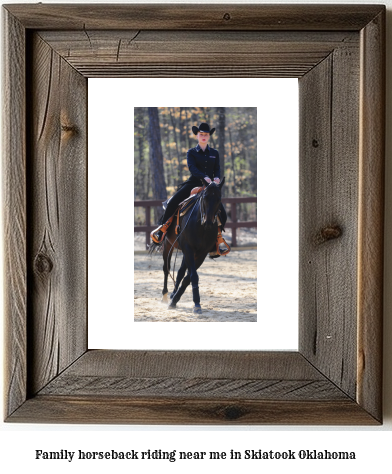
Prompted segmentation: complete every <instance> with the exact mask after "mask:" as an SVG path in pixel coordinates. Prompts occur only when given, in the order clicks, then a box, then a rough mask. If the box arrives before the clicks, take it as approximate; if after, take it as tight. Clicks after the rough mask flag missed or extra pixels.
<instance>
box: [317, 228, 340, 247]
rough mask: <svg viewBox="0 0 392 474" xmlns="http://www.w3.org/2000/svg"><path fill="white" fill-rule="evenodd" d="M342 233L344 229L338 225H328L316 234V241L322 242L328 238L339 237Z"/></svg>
mask: <svg viewBox="0 0 392 474" xmlns="http://www.w3.org/2000/svg"><path fill="white" fill-rule="evenodd" d="M341 235H342V229H341V227H339V226H338V225H333V226H327V227H324V228H323V229H321V230H320V232H319V233H318V234H317V236H316V243H317V244H322V243H323V242H327V241H328V240H333V239H337V238H338V237H340V236H341Z"/></svg>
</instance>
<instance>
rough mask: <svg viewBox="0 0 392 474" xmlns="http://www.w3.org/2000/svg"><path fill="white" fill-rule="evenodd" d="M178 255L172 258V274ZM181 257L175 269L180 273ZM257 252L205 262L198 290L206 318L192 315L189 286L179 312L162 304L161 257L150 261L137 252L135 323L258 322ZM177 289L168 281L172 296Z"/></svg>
mask: <svg viewBox="0 0 392 474" xmlns="http://www.w3.org/2000/svg"><path fill="white" fill-rule="evenodd" d="M174 257H175V255H173V258H172V274H173V263H174V260H175V258H174ZM181 259H182V254H181V253H178V255H177V260H176V263H175V268H176V269H179V268H180V264H181ZM256 259H257V250H255V249H253V250H241V251H234V250H233V251H231V252H230V253H229V254H228V255H227V256H226V257H220V258H217V259H210V258H208V257H207V258H206V260H205V262H204V263H203V265H202V266H201V267H200V268H199V270H198V274H199V289H200V297H201V307H202V311H203V314H201V315H198V314H194V313H193V312H192V309H193V301H192V290H191V286H189V287H188V288H187V290H186V292H185V293H184V295H183V296H182V298H181V300H180V301H179V303H178V304H177V308H176V309H170V310H169V309H167V306H166V305H165V304H163V303H162V302H161V298H162V288H163V271H162V265H163V260H162V255H161V254H158V255H154V256H153V257H150V256H149V255H147V253H142V252H140V251H139V252H135V267H134V274H135V283H134V293H135V294H134V309H135V316H134V320H135V322H151V321H155V322H256V320H257V260H256ZM173 287H174V283H173V280H172V279H171V278H170V277H169V283H168V288H169V293H171V292H172V290H173Z"/></svg>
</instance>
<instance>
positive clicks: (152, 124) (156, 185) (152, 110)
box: [148, 107, 167, 220]
mask: <svg viewBox="0 0 392 474" xmlns="http://www.w3.org/2000/svg"><path fill="white" fill-rule="evenodd" d="M148 118H149V128H148V130H149V133H148V139H149V143H150V164H151V177H152V192H153V199H160V200H162V201H165V200H166V199H167V193H166V182H165V175H164V171H163V154H162V146H161V131H160V128H159V117H158V108H157V107H148ZM162 214H163V209H162V207H161V206H158V207H157V208H156V219H157V220H159V219H160V218H161V216H162Z"/></svg>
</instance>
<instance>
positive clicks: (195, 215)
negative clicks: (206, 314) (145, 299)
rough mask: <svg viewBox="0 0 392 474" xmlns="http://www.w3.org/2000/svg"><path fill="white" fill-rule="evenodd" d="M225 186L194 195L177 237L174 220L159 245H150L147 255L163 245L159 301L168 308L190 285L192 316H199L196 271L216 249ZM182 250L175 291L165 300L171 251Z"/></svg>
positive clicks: (211, 186)
mask: <svg viewBox="0 0 392 474" xmlns="http://www.w3.org/2000/svg"><path fill="white" fill-rule="evenodd" d="M224 182H225V178H223V179H222V181H221V183H220V184H216V183H215V182H212V183H210V184H209V185H208V186H207V187H206V188H205V189H204V190H203V191H201V192H200V193H199V194H198V195H196V198H195V202H194V204H193V206H192V208H191V209H190V210H189V211H188V212H187V213H186V214H185V215H184V216H182V217H180V222H179V226H180V229H179V234H176V231H175V229H176V226H177V220H176V219H173V222H172V224H171V226H170V227H169V229H168V231H167V234H166V237H165V239H164V241H163V243H161V244H155V243H153V244H152V245H151V246H150V250H149V252H150V253H152V252H153V251H154V250H158V249H159V248H160V247H162V245H163V273H164V285H163V290H162V295H163V296H162V301H163V302H165V303H168V304H169V306H168V307H169V308H170V309H173V308H175V307H176V305H177V303H178V301H179V300H180V298H181V296H182V295H183V294H184V292H185V290H186V288H187V287H188V285H189V284H190V283H191V284H192V293H193V302H194V304H195V306H194V308H193V312H194V313H198V314H201V313H202V310H201V305H200V293H199V276H198V274H197V270H198V268H199V267H200V266H201V264H202V263H203V262H204V260H205V258H206V257H207V255H208V253H209V252H210V251H211V250H213V249H214V248H215V245H216V240H217V235H218V222H217V215H218V211H219V208H220V204H221V189H222V186H223V184H224ZM177 248H178V249H179V250H182V253H183V258H182V262H181V266H180V269H179V270H178V272H177V278H176V282H175V286H174V291H173V292H172V293H171V295H170V301H169V298H168V289H167V280H168V276H169V273H170V261H171V257H172V254H173V251H174V249H177Z"/></svg>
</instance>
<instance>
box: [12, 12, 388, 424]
mask: <svg viewBox="0 0 392 474" xmlns="http://www.w3.org/2000/svg"><path fill="white" fill-rule="evenodd" d="M206 7H207V6H206ZM199 10H200V9H199V7H197V6H188V5H183V6H179V5H170V6H167V5H165V6H157V5H144V6H140V5H137V6H136V5H117V6H114V5H110V6H109V5H43V4H38V5H31V4H30V5H8V6H6V7H5V14H4V19H5V28H4V33H5V35H4V38H5V42H4V44H5V55H4V57H5V61H4V78H5V80H4V83H5V96H6V100H5V107H4V117H5V133H4V137H5V140H4V147H3V149H4V151H5V153H4V160H5V161H4V163H5V165H4V170H5V171H4V173H5V178H4V183H5V185H4V190H5V199H4V202H5V204H6V210H5V241H6V242H5V257H6V265H5V267H6V275H5V276H6V302H5V303H6V304H5V312H6V331H7V343H6V351H7V359H6V391H7V394H6V413H5V416H6V420H7V421H19V422H53V423H60V422H83V423H154V424H157V423H189V424H191V423H203V424H223V423H225V424H227V423H237V424H263V423H277V424H336V425H338V424H377V423H380V422H382V406H381V396H382V385H381V325H382V256H383V252H382V210H383V188H382V179H383V177H382V173H383V155H384V148H383V147H384V140H383V138H384V126H385V124H384V97H385V96H384V88H385V83H384V80H385V79H384V67H385V57H384V42H385V39H384V35H385V33H384V27H385V7H383V6H377V5H374V6H368V5H364V6H359V5H355V6H350V5H346V6H344V5H340V6H339V7H338V8H337V7H336V6H332V5H330V6H327V5H306V6H299V5H291V6H287V5H263V6H259V5H254V6H249V5H246V6H244V5H237V6H236V5H230V6H227V5H212V6H208V8H205V7H203V9H202V14H200V11H199ZM196 12H197V14H198V15H197V16H196ZM26 28H28V29H29V31H28V37H27V40H28V41H26V36H25V35H26ZM38 30H39V31H38ZM44 30H45V31H44ZM60 30H69V31H60ZM71 30H72V31H71ZM104 30H105V31H104ZM107 30H112V31H109V32H108V31H107ZM119 30H123V31H120V32H119ZM157 30H166V33H163V32H162V31H157ZM169 30H171V31H169ZM184 30H186V33H184ZM198 30H203V32H204V33H205V34H206V35H207V36H208V38H209V39H213V38H215V39H216V40H217V41H216V45H215V46H214V48H215V49H214V50H213V51H212V54H213V57H214V59H215V60H216V71H217V72H216V73H215V74H216V76H217V77H225V76H226V75H227V76H228V77H229V76H230V77H234V76H235V75H236V74H237V75H238V77H268V76H269V75H270V76H274V75H275V76H276V75H279V76H281V77H283V76H291V77H292V76H294V77H301V79H300V90H301V114H302V125H301V129H302V132H301V163H302V165H301V180H302V181H301V194H302V197H301V229H300V231H301V278H300V279H301V285H302V286H301V296H300V321H301V331H300V343H299V353H265V352H261V353H260V352H259V353H258V352H243V353H234V352H224V353H214V352H213V353H209V352H207V353H197V352H189V353H178V352H167V353H166V352H165V353H157V352H154V351H147V352H144V351H141V352H134V351H123V352H116V351H87V352H86V350H87V342H86V235H87V233H86V232H87V231H86V222H87V214H86V211H87V204H86V165H87V158H86V156H87V149H86V133H87V132H86V130H87V127H86V114H87V111H86V93H87V80H86V77H87V76H91V77H92V76H100V77H109V76H111V75H112V76H116V77H121V76H122V75H126V76H128V77H138V76H143V77H168V76H177V77H188V76H192V77H195V76H196V77H209V76H210V75H211V71H210V68H208V69H206V68H205V69H199V70H197V71H196V70H195V68H194V67H193V65H192V64H191V63H190V62H189V61H190V59H189V58H190V57H191V56H192V49H193V48H194V45H195V43H196V42H197V41H198V40H199V36H200V35H199V31H198ZM305 31H306V32H307V33H306V34H304V32H305ZM233 32H235V33H236V34H240V35H241V40H238V42H236V41H237V40H236V36H235V35H233V34H232V33H233ZM254 32H256V33H257V34H260V35H261V36H263V35H264V36H263V38H264V39H263V40H256V36H257V35H256V36H255V35H253V36H252V35H250V34H249V33H252V34H253V33H254ZM349 32H350V33H349ZM226 33H227V35H226ZM184 34H185V36H184ZM50 35H52V36H51V37H50ZM165 35H166V36H165ZM181 35H182V36H181ZM188 35H189V38H188V40H185V37H187V36H188ZM198 35H199V36H198ZM358 35H361V41H359V40H358ZM267 36H268V38H269V39H268V41H266V38H267ZM180 37H182V38H183V41H177V42H176V38H177V39H179V38H180ZM164 38H165V39H164ZM222 38H226V39H222ZM338 38H341V41H339V40H338ZM299 39H300V40H299ZM297 40H298V41H297ZM165 41H167V45H168V46H170V47H172V48H173V52H172V53H170V52H169V53H167V54H165V48H164V46H165ZM242 42H243V43H242ZM241 43H242V44H241ZM25 45H27V49H25ZM182 48H183V49H182ZM230 48H232V49H233V55H232V58H233V59H231V55H230V54H227V52H228V51H230ZM249 49H251V50H252V51H248V50H249ZM253 51H255V53H253ZM225 54H226V56H227V58H224V61H223V60H222V61H220V60H219V58H221V57H222V58H223V57H224V56H225ZM358 54H360V59H359V56H358ZM214 55H215V56H214ZM142 57H144V58H145V59H146V62H143V61H142V60H141V59H142ZM192 59H193V60H194V58H192ZM181 74H183V75H182V76H181ZM359 80H360V84H359V85H358V81H359ZM26 84H27V86H28V87H27V90H26V87H25V86H26ZM26 97H27V98H28V100H27V102H26ZM26 124H27V129H26ZM358 150H359V151H358ZM26 203H27V209H26ZM27 316H28V321H29V324H28V325H27ZM26 346H27V347H26Z"/></svg>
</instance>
